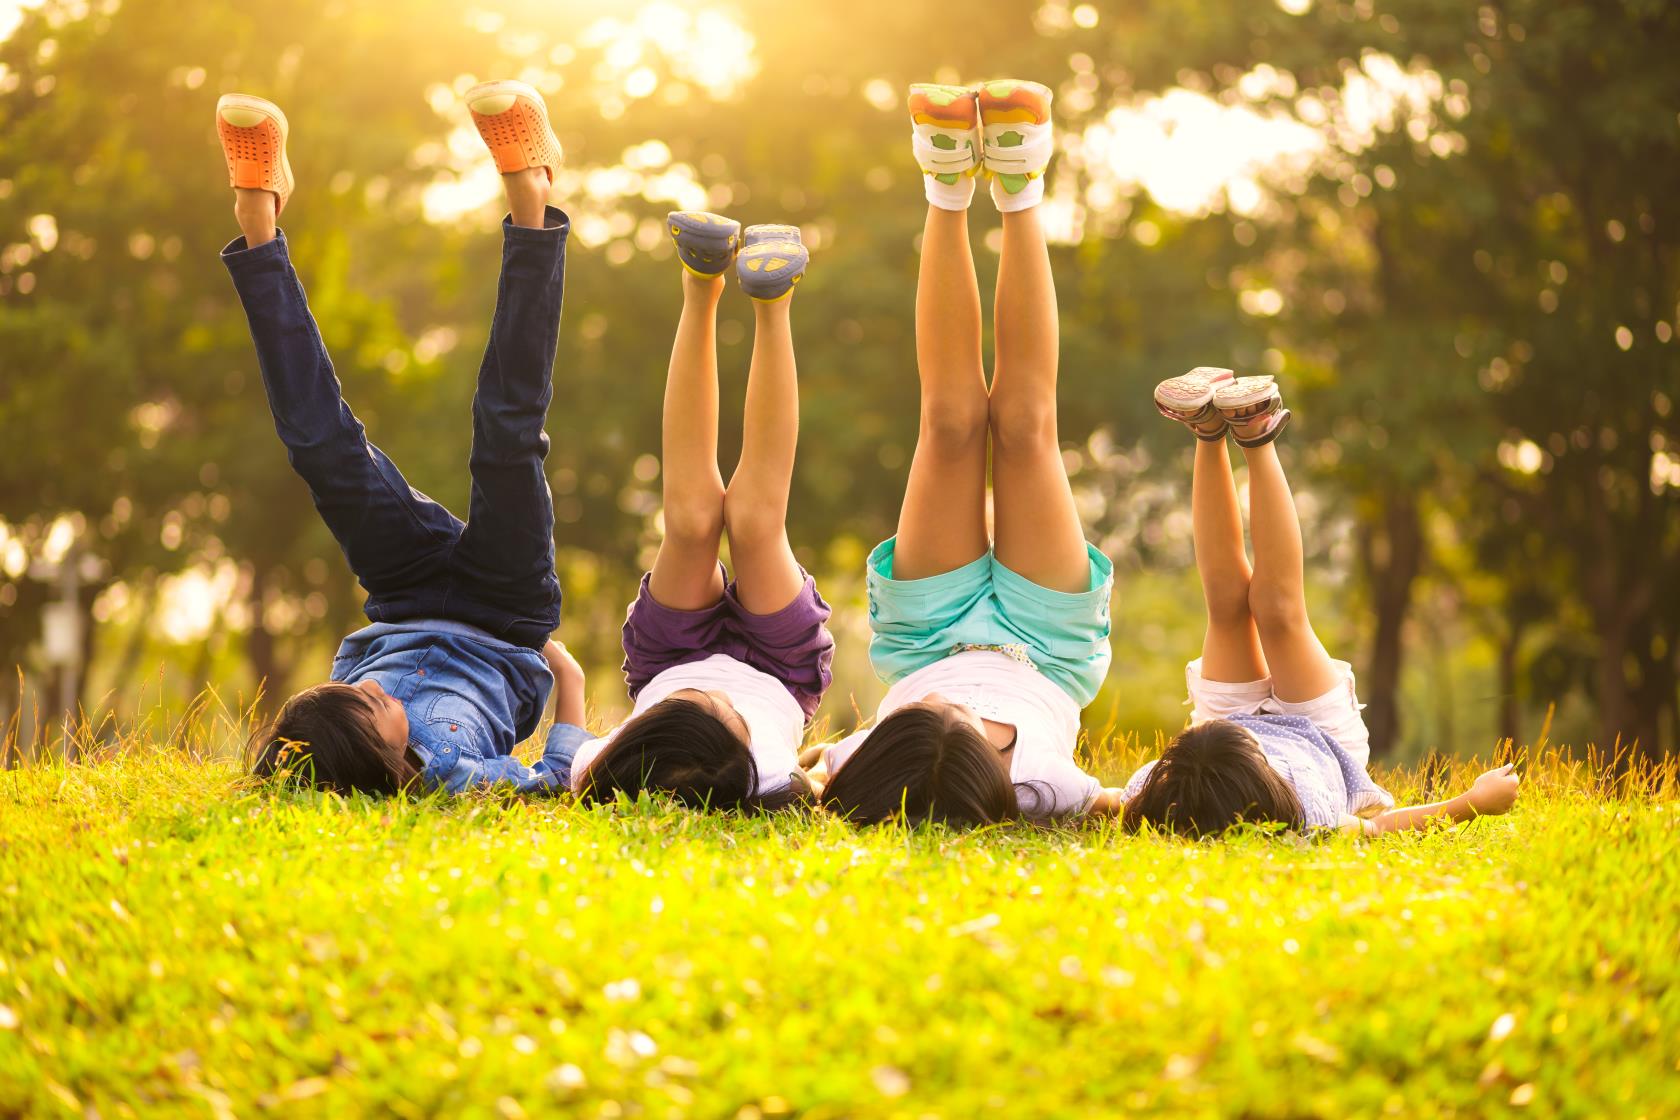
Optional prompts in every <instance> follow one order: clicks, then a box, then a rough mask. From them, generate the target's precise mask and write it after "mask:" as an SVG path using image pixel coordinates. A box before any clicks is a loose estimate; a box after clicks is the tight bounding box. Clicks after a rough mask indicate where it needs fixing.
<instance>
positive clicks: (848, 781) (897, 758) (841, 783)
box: [822, 694, 1021, 827]
mask: <svg viewBox="0 0 1680 1120" xmlns="http://www.w3.org/2000/svg"><path fill="white" fill-rule="evenodd" d="M822 803H823V806H824V807H825V808H827V809H829V810H830V811H832V812H834V813H836V814H838V815H839V816H842V817H844V818H846V819H847V820H849V821H851V822H852V823H854V824H860V825H867V824H879V823H881V822H883V821H887V820H894V819H902V820H906V821H910V822H913V823H914V822H920V821H936V822H939V823H942V824H950V825H956V826H959V827H970V826H975V825H985V824H998V823H1001V822H1003V821H1011V820H1015V819H1017V818H1018V817H1020V815H1021V806H1020V802H1019V800H1018V799H1017V797H1016V794H1015V786H1014V784H1013V783H1012V782H1011V780H1010V776H1009V765H1008V763H1007V762H1006V761H1005V760H1004V757H1003V755H1002V753H1001V752H999V750H998V748H997V747H996V746H994V745H993V744H992V742H991V740H989V739H988V738H987V737H986V734H985V731H984V730H983V728H982V727H981V726H980V725H979V721H978V720H977V718H975V717H974V716H973V713H971V712H968V711H967V710H966V709H964V708H963V707H961V706H960V705H957V704H951V703H946V702H944V701H943V700H942V699H941V698H939V697H938V696H937V694H934V695H932V696H930V697H929V698H928V699H927V700H926V701H924V702H922V703H920V704H910V705H907V706H906V707H903V708H900V709H898V710H897V711H896V712H894V713H892V714H891V715H889V716H888V717H887V718H886V719H883V720H882V721H881V722H880V723H879V724H878V725H877V726H876V728H875V730H874V731H872V732H870V733H869V735H868V737H867V738H865V739H864V741H863V742H862V743H860V744H859V745H858V748H857V750H856V752H854V753H853V754H852V756H851V758H849V759H848V760H846V762H845V764H844V765H843V766H841V767H840V769H839V771H838V772H837V773H836V774H835V775H834V777H833V778H831V779H830V780H829V783H828V786H827V788H826V789H825V790H824V791H823V798H822Z"/></svg>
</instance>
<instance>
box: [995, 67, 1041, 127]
mask: <svg viewBox="0 0 1680 1120" xmlns="http://www.w3.org/2000/svg"><path fill="white" fill-rule="evenodd" d="M976 93H977V94H978V98H977V100H978V102H979V106H980V123H981V125H982V126H984V125H995V124H1048V123H1049V121H1050V103H1051V101H1052V100H1053V99H1054V97H1055V95H1054V94H1052V93H1051V92H1050V88H1049V87H1048V86H1044V85H1040V84H1039V83H1038V82H1029V81H1025V80H1024V79H1021V78H999V79H996V80H994V81H990V82H981V83H980V85H979V86H978V87H977V88H976Z"/></svg>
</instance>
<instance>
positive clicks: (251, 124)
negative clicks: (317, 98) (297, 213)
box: [216, 93, 296, 216]
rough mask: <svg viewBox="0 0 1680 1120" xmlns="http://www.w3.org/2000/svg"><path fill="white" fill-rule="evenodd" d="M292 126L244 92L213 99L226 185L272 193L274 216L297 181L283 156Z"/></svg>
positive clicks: (274, 109) (274, 108) (273, 107)
mask: <svg viewBox="0 0 1680 1120" xmlns="http://www.w3.org/2000/svg"><path fill="white" fill-rule="evenodd" d="M290 133H291V124H290V123H289V122H288V121H287V120H286V114H285V113H283V112H281V111H280V106H278V105H276V104H275V103H274V102H272V101H268V100H265V99H264V98H261V97H252V96H251V95H250V94H245V93H224V94H223V95H222V96H221V97H219V98H217V100H216V135H217V136H218V137H219V138H220V140H221V143H222V155H223V157H224V158H225V159H226V160H227V169H228V185H229V186H231V187H242V188H245V189H248V190H266V191H273V192H274V195H275V198H276V199H277V200H278V203H279V205H278V206H277V207H276V209H275V214H276V216H278V215H279V212H280V210H282V209H284V208H285V205H286V201H287V200H288V199H289V198H291V195H292V189H293V187H294V185H295V183H296V180H295V179H294V178H293V176H292V162H291V159H290V158H289V157H288V156H287V155H286V138H287V136H288V135H290Z"/></svg>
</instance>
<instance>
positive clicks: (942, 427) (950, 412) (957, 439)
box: [919, 393, 988, 453]
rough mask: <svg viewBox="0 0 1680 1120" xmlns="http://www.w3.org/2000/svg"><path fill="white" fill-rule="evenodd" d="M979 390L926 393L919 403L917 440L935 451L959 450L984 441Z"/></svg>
mask: <svg viewBox="0 0 1680 1120" xmlns="http://www.w3.org/2000/svg"><path fill="white" fill-rule="evenodd" d="M987 419H988V410H987V404H986V397H985V395H984V394H983V393H975V394H953V395H950V396H944V397H940V396H929V397H928V398H926V399H924V400H923V402H922V423H921V435H920V437H919V438H920V439H921V441H922V442H923V443H924V444H926V445H928V446H929V447H930V448H932V449H933V450H935V451H946V452H953V453H958V452H963V451H969V450H972V449H973V448H974V447H976V446H979V445H983V444H984V443H985V440H986V425H987Z"/></svg>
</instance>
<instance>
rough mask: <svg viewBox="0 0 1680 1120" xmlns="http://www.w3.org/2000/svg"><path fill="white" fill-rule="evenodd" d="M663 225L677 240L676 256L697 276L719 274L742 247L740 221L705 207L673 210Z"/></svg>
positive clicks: (675, 240) (707, 276) (726, 268)
mask: <svg viewBox="0 0 1680 1120" xmlns="http://www.w3.org/2000/svg"><path fill="white" fill-rule="evenodd" d="M665 227H666V228H667V229H669V230H670V231H671V240H672V241H674V242H676V244H677V259H678V260H679V261H681V262H682V266H683V267H684V268H686V269H688V270H689V271H690V272H692V273H694V275H696V276H703V277H706V278H708V279H709V278H711V277H713V276H722V275H723V274H724V273H725V272H727V271H729V266H730V265H731V264H734V263H735V253H736V251H737V250H738V249H740V247H741V223H740V222H737V221H736V220H735V219H734V218H726V217H724V216H723V215H722V214H708V213H707V212H706V211H704V210H673V211H671V212H670V213H669V214H667V215H665Z"/></svg>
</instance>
